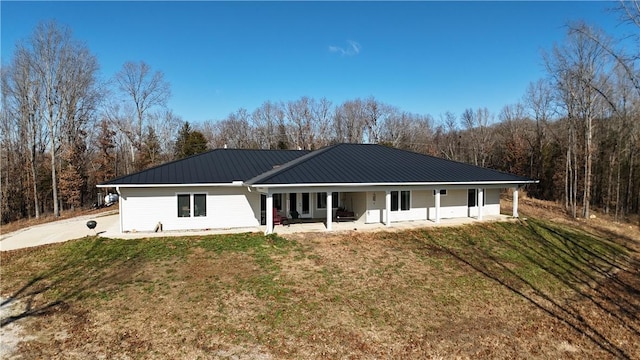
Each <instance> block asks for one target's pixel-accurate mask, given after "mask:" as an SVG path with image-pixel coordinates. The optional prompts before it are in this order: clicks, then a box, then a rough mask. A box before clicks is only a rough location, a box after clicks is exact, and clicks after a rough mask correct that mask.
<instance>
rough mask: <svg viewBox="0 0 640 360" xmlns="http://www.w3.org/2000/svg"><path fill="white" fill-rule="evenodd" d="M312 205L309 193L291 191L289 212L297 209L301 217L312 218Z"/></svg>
mask: <svg viewBox="0 0 640 360" xmlns="http://www.w3.org/2000/svg"><path fill="white" fill-rule="evenodd" d="M310 209H311V206H310V203H309V193H289V212H288V214H287V216H288V217H290V216H291V211H292V210H296V211H297V212H298V214H299V216H300V217H301V218H311V211H310Z"/></svg>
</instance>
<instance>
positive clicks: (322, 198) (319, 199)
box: [316, 192, 327, 209]
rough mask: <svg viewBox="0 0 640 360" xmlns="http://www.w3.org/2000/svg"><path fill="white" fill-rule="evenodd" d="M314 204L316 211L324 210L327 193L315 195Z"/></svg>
mask: <svg viewBox="0 0 640 360" xmlns="http://www.w3.org/2000/svg"><path fill="white" fill-rule="evenodd" d="M316 200H317V201H316V204H317V207H318V209H325V208H326V207H327V193H326V192H321V193H316Z"/></svg>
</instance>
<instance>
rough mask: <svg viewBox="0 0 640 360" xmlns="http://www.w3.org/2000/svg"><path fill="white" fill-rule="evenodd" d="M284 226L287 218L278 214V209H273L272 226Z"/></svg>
mask: <svg viewBox="0 0 640 360" xmlns="http://www.w3.org/2000/svg"><path fill="white" fill-rule="evenodd" d="M281 224H282V225H286V224H287V218H286V217H284V216H282V215H280V214H278V209H276V208H273V225H281Z"/></svg>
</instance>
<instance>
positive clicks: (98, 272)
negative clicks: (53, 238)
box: [0, 237, 141, 327]
mask: <svg viewBox="0 0 640 360" xmlns="http://www.w3.org/2000/svg"><path fill="white" fill-rule="evenodd" d="M80 241H92V243H91V245H90V247H89V248H88V249H86V252H84V253H82V254H70V255H71V256H69V257H67V258H60V259H57V260H56V261H55V262H54V264H53V266H51V267H50V268H49V269H48V270H45V271H43V272H41V273H39V274H37V275H36V276H34V277H33V278H31V279H30V280H29V281H28V282H27V283H26V284H24V285H23V286H21V287H20V288H19V289H18V290H16V291H14V292H13V293H12V294H11V295H10V296H9V297H8V298H7V299H5V300H4V301H2V303H0V306H1V307H4V306H8V305H10V304H11V303H14V302H20V304H21V306H22V305H23V306H24V308H23V309H22V311H21V312H19V313H17V314H11V315H7V316H5V317H3V318H1V319H0V327H5V326H7V325H9V324H11V323H14V322H16V321H18V320H20V319H24V318H28V317H39V316H44V315H49V314H51V313H53V312H55V311H58V310H60V309H65V308H67V307H68V306H69V305H68V303H69V302H70V301H76V300H82V299H84V298H86V297H88V296H91V294H93V293H95V292H96V291H97V290H106V291H108V290H109V286H110V285H111V284H114V283H115V281H117V280H118V279H122V278H123V277H128V276H130V275H131V274H133V273H135V271H136V270H137V269H138V268H139V267H140V266H141V262H140V261H138V260H139V255H140V250H138V251H136V252H133V253H130V254H129V256H127V257H126V258H124V257H123V258H120V259H113V258H112V257H110V255H109V254H105V252H104V248H103V245H102V244H103V243H104V241H105V240H104V239H100V238H95V237H94V238H90V239H87V238H85V239H82V240H80ZM83 250H84V249H83ZM107 258H108V260H106V259H107ZM100 262H104V264H105V265H108V268H101V267H100V265H99V263H100Z"/></svg>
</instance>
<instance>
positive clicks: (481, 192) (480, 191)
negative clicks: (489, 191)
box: [478, 189, 484, 220]
mask: <svg viewBox="0 0 640 360" xmlns="http://www.w3.org/2000/svg"><path fill="white" fill-rule="evenodd" d="M483 198H484V189H478V220H482V209H483V208H484V206H482V204H483V203H484V200H483Z"/></svg>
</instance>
